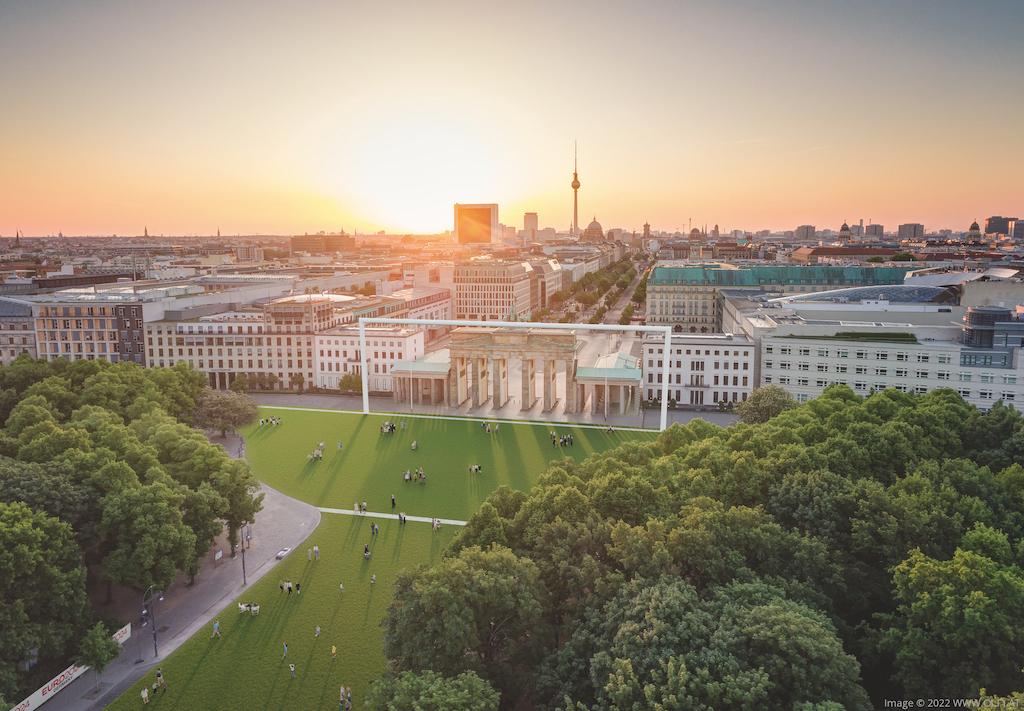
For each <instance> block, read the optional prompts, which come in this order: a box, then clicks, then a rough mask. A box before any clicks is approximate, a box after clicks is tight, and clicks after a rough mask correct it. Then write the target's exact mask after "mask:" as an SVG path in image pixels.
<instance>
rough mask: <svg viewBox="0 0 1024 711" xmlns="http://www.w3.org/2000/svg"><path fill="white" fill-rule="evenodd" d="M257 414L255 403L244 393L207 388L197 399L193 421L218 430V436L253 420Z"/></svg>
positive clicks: (222, 435)
mask: <svg viewBox="0 0 1024 711" xmlns="http://www.w3.org/2000/svg"><path fill="white" fill-rule="evenodd" d="M258 415H259V410H258V409H257V407H256V403H255V402H254V401H253V399H252V398H251V397H249V396H248V395H246V394H244V393H236V392H232V391H230V390H207V391H205V392H204V393H203V395H202V397H201V398H200V399H199V404H198V406H197V408H196V414H195V422H196V425H198V426H199V427H207V428H209V429H214V430H220V436H221V437H224V436H226V435H227V432H228V430H235V429H237V428H239V427H242V426H244V425H247V424H249V423H251V422H253V421H254V420H255V419H256V417H257V416H258Z"/></svg>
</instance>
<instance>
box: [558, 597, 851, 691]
mask: <svg viewBox="0 0 1024 711" xmlns="http://www.w3.org/2000/svg"><path fill="white" fill-rule="evenodd" d="M543 668H544V669H545V670H546V671H544V672H543V673H542V675H541V680H540V689H541V696H542V698H545V699H550V700H551V702H552V704H551V705H554V703H558V701H559V700H560V699H562V698H569V699H571V700H572V701H573V702H575V708H580V709H583V708H586V709H630V710H631V711H642V710H643V709H650V708H666V709H667V708H737V709H751V710H753V709H761V708H797V707H799V705H800V704H803V703H820V702H833V703H836V704H838V705H839V707H840V708H844V709H867V708H869V707H870V704H869V701H868V698H867V695H866V694H865V693H864V690H863V689H862V688H861V687H860V686H859V684H858V673H857V672H858V667H857V662H856V660H854V659H853V658H852V657H850V656H849V655H847V654H846V653H845V652H844V651H843V647H842V643H841V641H840V640H839V637H838V635H837V634H836V632H835V628H834V627H833V626H832V624H831V623H830V622H829V621H828V619H827V618H826V617H825V616H824V615H822V614H821V613H819V612H816V611H814V610H812V609H811V608H809V607H807V606H806V605H802V604H800V603H797V602H794V601H792V600H787V599H786V598H785V596H784V595H783V593H782V592H781V591H780V590H778V589H777V588H773V587H771V586H768V585H765V584H763V583H742V584H731V585H728V586H725V587H723V588H720V589H719V590H718V591H717V592H716V593H715V594H714V595H712V596H711V597H710V598H708V599H704V598H702V597H701V596H700V595H698V594H697V591H696V590H695V589H694V588H693V587H692V586H690V585H688V584H686V583H685V582H683V581H681V580H679V579H677V578H661V579H659V580H657V581H654V582H649V581H642V580H635V581H633V582H631V583H628V584H626V585H624V586H622V587H621V588H620V589H619V591H618V593H617V594H616V595H615V597H614V598H612V599H611V600H610V601H609V602H608V604H607V605H606V606H605V607H604V608H603V609H602V610H601V611H600V612H599V613H594V614H591V615H588V616H587V618H586V619H585V620H584V621H583V622H582V624H580V625H579V626H577V627H576V628H575V630H574V631H573V633H572V635H571V637H570V638H569V640H568V641H567V642H566V644H565V646H564V647H563V648H562V649H561V650H560V651H558V652H557V653H556V654H555V655H553V657H552V658H550V659H548V660H546V661H545V663H544V664H543Z"/></svg>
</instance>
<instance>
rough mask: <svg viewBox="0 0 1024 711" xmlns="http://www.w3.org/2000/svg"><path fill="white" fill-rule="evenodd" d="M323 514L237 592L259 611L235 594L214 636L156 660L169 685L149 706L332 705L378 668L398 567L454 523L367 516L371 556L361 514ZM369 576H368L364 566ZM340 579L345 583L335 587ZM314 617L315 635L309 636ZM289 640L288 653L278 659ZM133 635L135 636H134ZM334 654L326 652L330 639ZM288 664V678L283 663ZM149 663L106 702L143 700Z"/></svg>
mask: <svg viewBox="0 0 1024 711" xmlns="http://www.w3.org/2000/svg"><path fill="white" fill-rule="evenodd" d="M370 520H371V519H365V518H359V517H354V516H340V515H337V514H333V515H332V514H325V515H324V517H323V519H322V521H321V523H320V525H319V526H318V527H317V529H316V531H314V532H313V534H312V535H311V536H310V537H309V539H308V540H307V542H306V544H305V545H304V546H303V547H302V548H301V549H299V550H296V551H294V552H293V553H292V554H291V555H290V556H289V557H288V558H286V559H285V560H284V561H283V562H282V563H280V564H279V565H278V567H277V568H275V569H274V570H273V571H272V572H270V573H269V574H268V575H267V576H266V577H264V578H263V579H262V580H260V581H259V582H258V583H256V584H255V585H254V586H253V587H252V588H250V589H249V590H248V591H246V592H245V593H244V595H243V596H242V598H241V599H242V600H245V601H250V600H252V601H255V602H259V603H260V606H261V609H260V614H259V616H256V617H252V616H250V615H246V614H239V613H238V608H237V606H236V604H235V602H232V603H231V604H230V605H229V606H228V607H227V608H226V609H225V610H223V611H222V613H221V615H220V617H219V619H220V623H221V635H222V639H210V634H211V630H212V626H211V625H207V626H206V627H205V628H204V629H203V630H201V631H199V632H198V633H196V634H195V636H193V637H192V639H190V640H189V641H188V642H186V643H185V644H184V645H182V646H181V647H180V648H179V649H178V650H176V651H175V652H174V653H173V654H172V655H171V656H170V657H169V658H168V659H166V660H165V661H164V663H163V665H162V666H163V670H164V675H165V678H166V679H167V684H168V691H167V692H166V693H159V694H157V695H156V696H155V698H152V699H151V700H150V704H149V706H148V708H150V709H161V708H163V709H189V710H191V711H207V710H214V709H216V710H217V711H221V710H230V711H234V710H235V709H238V710H242V709H281V710H284V709H288V710H289V711H295V710H299V709H301V710H303V711H306V710H312V709H336V708H337V707H338V690H339V687H340V686H341V685H342V684H345V685H346V686H350V687H352V699H353V707H354V708H362V698H363V695H364V694H365V692H366V688H367V686H368V685H369V683H370V681H372V680H373V679H374V678H376V677H377V676H378V675H379V674H380V673H381V672H382V671H383V669H384V654H383V649H382V641H381V639H382V631H381V629H380V621H381V620H382V619H383V617H384V613H385V611H386V609H387V606H388V604H389V603H390V601H391V587H392V584H393V583H394V580H395V576H396V574H397V572H398V571H399V570H401V569H404V568H410V567H413V566H415V565H417V564H419V563H430V562H432V561H436V560H438V559H439V558H440V556H441V553H442V551H443V550H444V548H445V546H446V545H447V544H448V542H449V541H450V540H451V538H452V536H453V535H454V534H455V533H456V531H457V529H456V528H455V527H451V526H445V527H442V528H441V530H440V531H438V532H436V533H435V532H433V531H431V529H430V525H429V524H427V523H413V522H409V523H407V524H405V525H404V526H401V525H399V524H398V523H397V522H394V521H383V520H380V519H372V520H375V521H376V522H377V523H378V524H379V525H380V526H381V532H380V534H379V535H378V537H377V540H376V541H374V542H373V556H372V558H371V559H370V561H369V562H366V561H364V560H363V556H362V551H363V544H364V543H368V542H370V540H371V537H370V530H369V521H370ZM314 543H315V544H317V545H319V546H320V560H319V562H317V561H314V562H312V563H310V562H308V561H307V560H306V548H307V547H311V546H312V545H313V544H314ZM372 574H376V575H377V582H376V583H375V584H373V585H371V584H370V576H371V575H372ZM282 580H291V581H293V582H301V583H302V592H301V593H300V594H295V593H293V594H292V595H290V596H289V595H287V594H284V593H282V592H281V591H280V589H279V588H278V585H279V583H280V582H281V581H282ZM339 582H344V584H345V592H344V593H342V592H340V591H339V590H338V583H339ZM316 625H320V627H321V635H320V638H319V639H315V638H314V636H313V630H314V628H315V627H316ZM285 640H287V642H288V658H287V659H286V660H284V661H282V659H281V651H282V643H283V642H284V641H285ZM132 643H134V640H133V642H132ZM332 644H334V645H337V647H338V658H337V659H336V660H332V659H331V645H332ZM289 662H290V663H293V664H295V666H296V678H295V679H292V678H291V677H290V674H289V671H288V663H289ZM153 680H154V676H153V673H150V674H148V675H147V676H146V677H145V678H144V679H143V681H141V682H139V683H138V684H136V685H135V686H133V687H132V688H131V689H130V690H129V691H127V692H126V693H125V694H124V695H122V696H121V697H120V698H119V699H118V700H117V701H116V702H115V703H114V704H112V705H111V706H110V707H109V708H111V709H115V710H123V709H137V708H141V707H142V701H141V698H140V696H139V692H140V691H141V689H142V685H143V683H149V684H152V683H153Z"/></svg>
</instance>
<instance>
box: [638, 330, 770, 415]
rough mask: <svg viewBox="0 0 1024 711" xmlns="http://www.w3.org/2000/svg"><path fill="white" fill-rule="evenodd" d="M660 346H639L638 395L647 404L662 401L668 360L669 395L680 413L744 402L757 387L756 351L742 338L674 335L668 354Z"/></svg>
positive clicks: (655, 341)
mask: <svg viewBox="0 0 1024 711" xmlns="http://www.w3.org/2000/svg"><path fill="white" fill-rule="evenodd" d="M664 350H665V340H664V338H661V337H650V338H646V339H644V341H643V358H642V365H641V367H642V368H643V385H642V387H643V394H644V398H645V399H646V400H647V401H648V402H652V401H657V400H659V399H660V398H661V389H662V377H663V368H664V364H665V361H666V360H667V374H668V379H669V381H668V395H669V398H670V401H671V402H674V403H676V404H678V405H679V406H681V407H715V406H722V405H721V404H722V403H739V402H743V401H744V400H746V399H747V398H748V397H749V396H750V393H751V392H753V390H754V387H755V386H756V384H757V381H756V376H755V359H756V355H757V352H756V348H755V345H754V342H753V341H752V340H750V339H749V338H746V337H745V336H737V335H733V334H728V333H723V334H715V335H701V336H696V335H684V334H679V335H673V336H672V347H671V349H670V352H669V353H668V354H667V357H666V354H665V353H664Z"/></svg>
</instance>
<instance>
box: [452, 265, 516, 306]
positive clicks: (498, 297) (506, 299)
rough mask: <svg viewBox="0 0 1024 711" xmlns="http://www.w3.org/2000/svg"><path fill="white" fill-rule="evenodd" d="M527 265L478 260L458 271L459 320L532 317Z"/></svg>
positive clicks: (456, 274) (456, 304) (456, 279)
mask: <svg viewBox="0 0 1024 711" xmlns="http://www.w3.org/2000/svg"><path fill="white" fill-rule="evenodd" d="M532 269H533V268H532V267H531V266H530V265H529V264H527V263H526V262H494V261H487V260H477V261H473V262H469V263H468V264H459V265H456V267H455V277H454V281H455V318H457V319H468V320H490V321H510V320H512V321H514V320H525V319H528V318H529V317H530V314H531V312H532V311H531V299H530V292H531V289H530V284H531V278H530V272H531V271H532Z"/></svg>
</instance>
